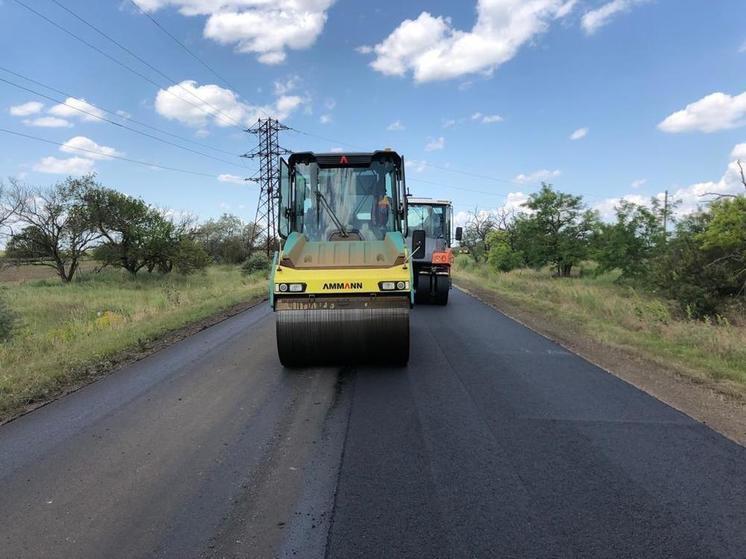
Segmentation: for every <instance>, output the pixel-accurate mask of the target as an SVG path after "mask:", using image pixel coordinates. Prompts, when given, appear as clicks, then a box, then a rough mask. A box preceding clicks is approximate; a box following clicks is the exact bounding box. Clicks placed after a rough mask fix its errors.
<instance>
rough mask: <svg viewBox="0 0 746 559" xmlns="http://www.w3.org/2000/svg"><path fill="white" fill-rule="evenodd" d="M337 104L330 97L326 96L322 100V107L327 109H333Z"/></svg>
mask: <svg viewBox="0 0 746 559" xmlns="http://www.w3.org/2000/svg"><path fill="white" fill-rule="evenodd" d="M336 106H337V101H336V100H334V99H332V98H331V97H328V98H326V99H325V100H324V107H325V108H326V110H327V111H333V110H334V107H336Z"/></svg>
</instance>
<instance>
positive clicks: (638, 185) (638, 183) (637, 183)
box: [630, 179, 648, 189]
mask: <svg viewBox="0 0 746 559" xmlns="http://www.w3.org/2000/svg"><path fill="white" fill-rule="evenodd" d="M647 182H648V179H637V180H634V181H632V184H630V187H632V188H634V189H637V188H642V187H643V186H645V185H646V184H647Z"/></svg>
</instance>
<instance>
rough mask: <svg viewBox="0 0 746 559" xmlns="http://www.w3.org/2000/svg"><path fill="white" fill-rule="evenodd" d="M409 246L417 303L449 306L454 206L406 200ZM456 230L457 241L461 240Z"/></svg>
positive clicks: (436, 201)
mask: <svg viewBox="0 0 746 559" xmlns="http://www.w3.org/2000/svg"><path fill="white" fill-rule="evenodd" d="M407 209H408V211H407V229H408V233H407V244H408V245H409V254H411V258H412V264H413V269H412V271H413V282H414V288H415V293H414V300H415V302H416V303H434V304H436V305H446V304H448V293H449V291H450V289H451V265H452V264H453V251H452V250H451V238H452V234H451V233H452V224H453V205H452V204H451V202H450V201H449V200H438V199H434V198H415V197H412V196H410V197H408V198H407ZM461 234H462V230H461V227H456V232H455V236H453V237H454V238H455V240H457V241H460V240H461Z"/></svg>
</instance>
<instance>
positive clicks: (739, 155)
mask: <svg viewBox="0 0 746 559" xmlns="http://www.w3.org/2000/svg"><path fill="white" fill-rule="evenodd" d="M730 156H731V158H733V159H740V160H742V161H743V160H746V143H744V144H738V145H737V146H736V147H734V148H733V151H731V152H730Z"/></svg>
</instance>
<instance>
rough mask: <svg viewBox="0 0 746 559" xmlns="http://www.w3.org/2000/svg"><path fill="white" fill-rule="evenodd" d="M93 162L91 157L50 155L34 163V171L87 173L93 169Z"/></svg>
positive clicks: (65, 173) (69, 173) (60, 173)
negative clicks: (57, 156)
mask: <svg viewBox="0 0 746 559" xmlns="http://www.w3.org/2000/svg"><path fill="white" fill-rule="evenodd" d="M93 164H94V163H93V161H92V160H91V159H86V158H85V157H70V158H69V159H58V158H56V157H51V156H50V157H44V158H43V159H42V160H41V161H39V162H38V163H37V164H36V165H34V171H37V172H39V173H48V174H51V175H86V174H88V173H90V172H91V171H93Z"/></svg>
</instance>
